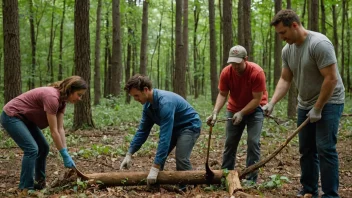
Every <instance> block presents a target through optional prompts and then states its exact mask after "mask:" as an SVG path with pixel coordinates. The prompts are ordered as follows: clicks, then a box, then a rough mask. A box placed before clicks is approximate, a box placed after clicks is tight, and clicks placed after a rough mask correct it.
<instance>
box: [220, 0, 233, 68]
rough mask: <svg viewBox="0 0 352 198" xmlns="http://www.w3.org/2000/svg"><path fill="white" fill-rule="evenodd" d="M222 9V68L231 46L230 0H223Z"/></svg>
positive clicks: (225, 63)
mask: <svg viewBox="0 0 352 198" xmlns="http://www.w3.org/2000/svg"><path fill="white" fill-rule="evenodd" d="M222 11H223V18H222V21H223V25H222V27H223V50H222V52H223V56H222V58H223V60H222V63H221V64H222V68H224V67H225V66H226V65H227V59H228V58H229V51H230V49H231V47H232V46H233V34H232V21H233V20H232V0H224V1H223V4H222Z"/></svg>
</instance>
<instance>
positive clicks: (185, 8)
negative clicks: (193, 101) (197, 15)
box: [180, 0, 192, 98]
mask: <svg viewBox="0 0 352 198" xmlns="http://www.w3.org/2000/svg"><path fill="white" fill-rule="evenodd" d="M182 15H183V20H182V22H183V23H182V25H183V27H182V36H183V52H182V53H183V59H182V60H183V68H184V69H185V70H184V72H185V74H184V75H185V79H186V84H185V85H184V87H182V89H181V90H182V91H181V92H180V93H181V95H182V97H184V98H187V77H186V75H187V74H189V67H188V0H183V14H182ZM188 82H189V83H191V82H192V81H191V79H189V81H188Z"/></svg>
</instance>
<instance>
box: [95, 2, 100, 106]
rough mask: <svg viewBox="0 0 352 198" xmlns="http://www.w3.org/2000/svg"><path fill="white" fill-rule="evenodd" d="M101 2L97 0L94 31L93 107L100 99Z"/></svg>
mask: <svg viewBox="0 0 352 198" xmlns="http://www.w3.org/2000/svg"><path fill="white" fill-rule="evenodd" d="M101 1H102V0H98V8H97V21H96V29H95V56H94V58H95V59H94V105H98V104H99V101H100V98H101V85H100V43H101V42H100V29H101Z"/></svg>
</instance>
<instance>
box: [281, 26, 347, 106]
mask: <svg viewBox="0 0 352 198" xmlns="http://www.w3.org/2000/svg"><path fill="white" fill-rule="evenodd" d="M331 64H335V65H336V74H337V79H338V81H337V85H336V87H335V89H334V92H333V95H332V96H331V98H330V99H329V100H328V103H334V104H343V103H344V100H345V88H344V86H343V83H342V79H341V76H340V73H339V71H338V67H337V60H336V55H335V51H334V46H333V45H332V43H331V42H330V40H329V39H328V38H327V37H326V36H325V35H323V34H321V33H318V32H313V31H308V35H307V37H306V39H305V41H304V43H303V44H301V45H300V46H297V45H295V44H292V45H289V44H286V45H285V47H284V48H283V49H282V66H283V67H289V68H290V70H291V71H292V73H293V80H294V82H295V84H296V86H297V89H298V107H299V108H301V109H310V108H312V107H313V105H314V104H315V102H316V101H317V99H318V97H319V94H320V90H321V86H322V84H323V81H324V78H323V76H322V75H321V73H320V71H319V70H320V69H323V68H324V67H327V66H329V65H331Z"/></svg>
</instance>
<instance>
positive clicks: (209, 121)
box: [207, 111, 218, 126]
mask: <svg viewBox="0 0 352 198" xmlns="http://www.w3.org/2000/svg"><path fill="white" fill-rule="evenodd" d="M217 115H218V112H217V111H213V113H212V114H211V115H210V116H209V117H208V118H207V124H208V126H214V125H215V122H216V120H217Z"/></svg>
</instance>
